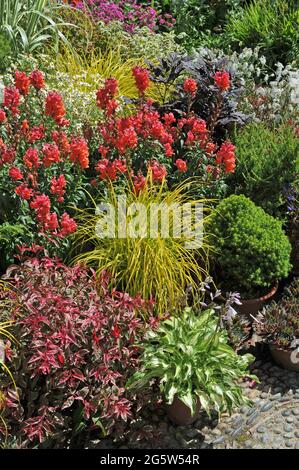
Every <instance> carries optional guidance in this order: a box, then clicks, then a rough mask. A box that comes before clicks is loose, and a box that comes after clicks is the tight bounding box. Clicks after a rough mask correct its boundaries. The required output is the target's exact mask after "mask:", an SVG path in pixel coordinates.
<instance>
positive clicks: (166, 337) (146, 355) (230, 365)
mask: <svg viewBox="0 0 299 470" xmlns="http://www.w3.org/2000/svg"><path fill="white" fill-rule="evenodd" d="M140 347H141V348H142V350H143V353H142V356H141V359H140V370H138V371H137V372H136V373H135V374H134V375H133V376H132V377H131V378H130V379H129V381H128V383H127V386H128V387H130V388H133V389H144V388H145V389H146V387H147V386H148V384H149V383H150V382H151V381H152V379H157V380H158V382H159V384H160V390H161V392H162V393H163V395H164V397H165V401H166V403H167V404H172V402H173V400H174V398H175V397H177V398H179V399H180V400H181V401H182V402H183V403H184V404H185V405H186V406H188V407H189V408H190V410H191V413H192V415H193V414H194V412H195V410H196V404H197V401H198V399H199V400H200V404H201V406H202V408H203V409H204V410H205V411H207V413H210V411H211V409H215V410H216V411H217V412H219V413H222V412H224V411H228V412H231V411H232V410H233V408H234V407H235V406H240V405H242V404H247V405H248V404H249V403H250V401H249V399H248V398H246V397H245V396H244V394H243V391H242V388H241V386H240V384H239V383H238V382H239V381H240V379H242V378H244V377H245V376H246V377H249V373H248V371H247V368H248V366H249V364H250V363H251V362H252V361H253V360H254V357H253V356H252V355H250V354H245V355H242V356H239V355H238V354H237V353H236V352H235V351H234V350H233V349H232V348H231V347H230V346H228V344H227V334H226V332H225V331H224V330H222V329H220V328H219V318H217V316H216V315H215V311H214V310H213V309H205V310H204V311H203V312H201V313H200V314H197V313H196V312H195V311H194V310H192V309H191V308H186V309H185V310H184V312H183V314H182V315H180V316H174V317H172V318H170V319H167V320H165V321H163V322H161V324H160V325H159V327H158V328H157V329H156V330H155V331H149V332H148V333H147V334H146V337H145V339H144V340H143V342H142V344H140ZM251 378H252V379H254V380H257V379H256V377H254V376H251Z"/></svg>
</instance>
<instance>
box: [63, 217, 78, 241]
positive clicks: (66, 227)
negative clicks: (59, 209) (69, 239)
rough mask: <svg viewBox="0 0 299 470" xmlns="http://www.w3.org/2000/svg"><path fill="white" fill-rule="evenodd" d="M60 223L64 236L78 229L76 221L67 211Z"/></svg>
mask: <svg viewBox="0 0 299 470" xmlns="http://www.w3.org/2000/svg"><path fill="white" fill-rule="evenodd" d="M60 225H61V230H60V234H61V236H63V237H66V236H67V235H70V234H72V233H74V232H76V230H77V224H76V222H75V221H74V219H72V218H71V217H70V216H69V215H68V214H67V213H66V212H64V213H63V214H62V217H61V221H60Z"/></svg>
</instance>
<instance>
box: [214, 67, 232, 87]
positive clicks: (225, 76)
mask: <svg viewBox="0 0 299 470" xmlns="http://www.w3.org/2000/svg"><path fill="white" fill-rule="evenodd" d="M214 80H215V84H216V85H217V86H218V88H219V89H220V90H221V91H225V90H228V89H229V87H230V77H229V73H228V72H226V71H225V70H223V71H218V72H216V73H215V75H214Z"/></svg>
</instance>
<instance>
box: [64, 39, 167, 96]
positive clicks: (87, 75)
mask: <svg viewBox="0 0 299 470" xmlns="http://www.w3.org/2000/svg"><path fill="white" fill-rule="evenodd" d="M136 65H139V66H141V67H142V66H143V67H145V63H144V61H143V60H141V59H132V58H129V59H126V60H124V59H123V58H122V57H121V53H120V50H119V48H113V49H110V50H108V51H107V52H106V53H105V54H103V53H101V52H100V51H97V52H94V51H93V52H92V53H90V54H88V55H87V54H86V55H83V54H81V55H78V54H75V53H73V52H72V51H70V50H69V49H65V50H64V51H63V52H62V53H60V54H59V55H58V56H57V59H56V69H57V71H58V72H62V73H67V74H68V75H69V76H70V77H71V78H77V79H78V80H77V86H78V88H79V89H80V91H83V92H84V91H90V89H91V87H92V86H93V87H94V91H96V90H97V89H98V88H99V86H101V85H103V83H104V80H105V79H106V78H111V77H113V78H115V79H116V80H117V81H118V88H119V93H118V95H119V97H120V96H125V97H127V98H138V90H137V88H136V85H135V80H134V77H133V75H132V68H133V67H134V66H136ZM80 77H81V79H80V80H79V78H80ZM84 83H86V84H87V86H86V85H85V84H84ZM170 93H171V90H170V89H169V87H167V88H166V87H165V86H164V85H163V84H154V83H152V82H151V84H150V87H149V89H148V90H147V93H146V96H147V97H149V98H151V99H153V100H154V101H158V102H160V101H161V100H162V99H164V100H165V97H166V98H167V96H168V95H169V94H170Z"/></svg>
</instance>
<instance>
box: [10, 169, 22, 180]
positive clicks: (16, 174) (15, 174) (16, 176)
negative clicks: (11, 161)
mask: <svg viewBox="0 0 299 470" xmlns="http://www.w3.org/2000/svg"><path fill="white" fill-rule="evenodd" d="M8 174H9V176H10V178H11V179H12V180H13V181H18V180H22V179H23V173H22V172H21V170H20V169H19V168H17V167H16V166H12V167H11V168H10V169H9V171H8Z"/></svg>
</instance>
